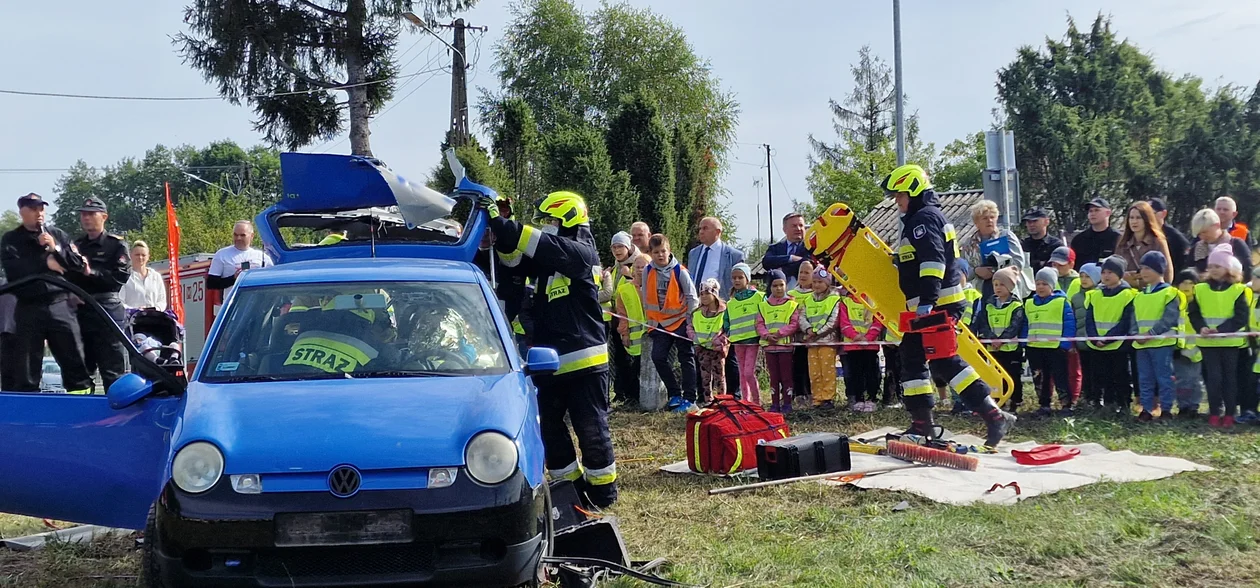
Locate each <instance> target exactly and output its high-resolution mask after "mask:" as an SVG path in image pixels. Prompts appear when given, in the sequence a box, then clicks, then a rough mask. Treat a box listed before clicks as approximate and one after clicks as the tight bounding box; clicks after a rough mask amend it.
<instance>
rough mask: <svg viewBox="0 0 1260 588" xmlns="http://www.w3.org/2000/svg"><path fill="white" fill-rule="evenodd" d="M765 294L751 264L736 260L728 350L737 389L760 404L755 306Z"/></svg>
mask: <svg viewBox="0 0 1260 588" xmlns="http://www.w3.org/2000/svg"><path fill="white" fill-rule="evenodd" d="M765 299H766V295H765V294H763V293H761V292H760V291H759V290H757V289H756V288H755V287H753V285H752V268H751V267H749V266H748V264H746V263H737V264H735V267H732V268H731V297H730V301H729V302H727V304H726V316H727V317H728V318H730V322H731V348H732V349H731V353H734V354H735V359H737V360H739V390H740V392H741V393H742V394H743V396H744V400H747V401H749V402H752V403H755V404H757V405H760V404H761V384H759V383H758V382H757V354H758V352H760V351H761V346H760V345H758V343H759V341H758V340H757V310H758V308H759V305H760V304H761V301H762V300H765Z"/></svg>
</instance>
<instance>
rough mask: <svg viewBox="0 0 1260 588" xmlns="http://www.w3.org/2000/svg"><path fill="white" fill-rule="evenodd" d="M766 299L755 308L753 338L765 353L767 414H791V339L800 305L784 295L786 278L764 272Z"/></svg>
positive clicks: (785, 292)
mask: <svg viewBox="0 0 1260 588" xmlns="http://www.w3.org/2000/svg"><path fill="white" fill-rule="evenodd" d="M766 283H767V285H769V287H770V288H769V290H770V296H768V297H767V298H766V299H765V300H764V301H762V302H761V304H760V305H758V308H757V336H758V337H759V338H760V339H761V348H762V349H764V350H765V353H766V371H768V372H770V410H771V411H773V412H782V413H789V412H792V384H793V377H792V351H793V350H795V349H796V348H795V347H793V346H792V335H795V334H796V331H797V330H798V328H799V322H800V315H801V311H800V305H799V304H797V303H796V301H795V300H793V299H792V298H791V297H789V296H788V293H787V278H785V277H784V276H783V272H782V271H780V270H777V269H775V270H770V271H769V272H766Z"/></svg>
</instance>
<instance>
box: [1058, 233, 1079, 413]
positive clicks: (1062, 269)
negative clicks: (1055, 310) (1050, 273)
mask: <svg viewBox="0 0 1260 588" xmlns="http://www.w3.org/2000/svg"><path fill="white" fill-rule="evenodd" d="M1075 264H1076V252H1075V251H1072V249H1071V248H1069V247H1058V248H1056V249H1055V250H1054V252H1053V253H1051V254H1050V267H1053V268H1054V271H1056V272H1058V275H1059V289H1060V290H1063V293H1064V294H1066V295H1067V298H1068V304H1069V305H1070V306H1071V307H1072V317H1073V318H1074V319H1075V320H1076V321H1077V323H1076V330H1077V331H1080V330H1082V329H1083V328H1084V327H1085V325H1084V324H1083V323H1082V322H1081V321H1084V320H1085V317H1084V315H1083V314H1077V312H1076V303H1075V299H1076V295H1077V294H1078V293H1079V292H1080V291H1081V275H1080V274H1079V273H1077V272H1076V270H1074V269H1072V267H1073V266H1074V265H1075ZM1082 304H1083V300H1082ZM1082 310H1084V309H1082ZM1072 335H1073V336H1076V333H1073V334H1072ZM1068 391H1069V392H1071V393H1072V405H1073V406H1075V405H1076V403H1077V402H1080V400H1081V356H1080V353H1079V352H1078V351H1077V349H1076V344H1075V343H1073V344H1072V345H1071V346H1070V347H1068Z"/></svg>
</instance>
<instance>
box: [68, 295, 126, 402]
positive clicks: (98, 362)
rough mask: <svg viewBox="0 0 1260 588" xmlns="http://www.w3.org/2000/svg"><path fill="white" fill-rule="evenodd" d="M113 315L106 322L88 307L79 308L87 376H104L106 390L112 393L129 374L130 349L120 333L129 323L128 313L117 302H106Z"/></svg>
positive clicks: (105, 304)
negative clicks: (112, 387)
mask: <svg viewBox="0 0 1260 588" xmlns="http://www.w3.org/2000/svg"><path fill="white" fill-rule="evenodd" d="M101 308H104V309H105V312H106V313H108V314H109V317H110V319H112V320H108V321H107V320H105V319H104V318H101V316H100V315H99V314H97V312H96V310H95V309H93V308H92V307H90V306H88V305H87V304H84V305H83V306H80V307H79V312H78V316H79V332H80V334H81V335H82V336H83V363H84V365H85V367H87V372H88V374H89V375H91V374H92V373H93V372H100V374H101V385H102V386H103V389H105V390H109V387H110V385H112V384H113V383H114V382H115V381H116V380H118V378H121V377H122V376H123V374H125V373H127V349H126V347H123V341H122V339H120V338H119V337H118V330H119V329H122V328H123V325H124V323H125V322H126V320H127V311H126V309H124V308H123V305H122V302H119V301H118V300H117V299H114V300H112V301H102V302H101Z"/></svg>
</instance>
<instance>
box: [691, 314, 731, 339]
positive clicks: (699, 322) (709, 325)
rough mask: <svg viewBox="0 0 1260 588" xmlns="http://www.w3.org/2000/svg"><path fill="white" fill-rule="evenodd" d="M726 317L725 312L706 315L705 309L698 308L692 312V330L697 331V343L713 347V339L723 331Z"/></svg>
mask: <svg viewBox="0 0 1260 588" xmlns="http://www.w3.org/2000/svg"><path fill="white" fill-rule="evenodd" d="M725 318H726V313H724V312H720V313H718V314H717V316H712V317H707V316H704V311H703V310H700V309H698V308H697V309H696V310H695V312H693V313H691V330H693V331H695V332H696V345H699V346H701V347H703V348H705V349H713V347H714V345H713V339H715V338H717V336H718V335H719V334H721V333H722V322H723V320H724V319H725Z"/></svg>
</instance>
